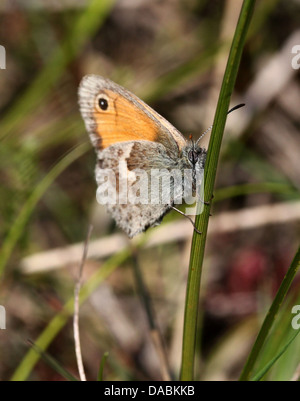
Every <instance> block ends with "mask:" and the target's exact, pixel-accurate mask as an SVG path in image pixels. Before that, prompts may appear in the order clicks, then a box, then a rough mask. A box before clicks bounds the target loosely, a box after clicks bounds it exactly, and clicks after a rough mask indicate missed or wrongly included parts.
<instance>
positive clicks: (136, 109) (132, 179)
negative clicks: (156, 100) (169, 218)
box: [79, 75, 206, 237]
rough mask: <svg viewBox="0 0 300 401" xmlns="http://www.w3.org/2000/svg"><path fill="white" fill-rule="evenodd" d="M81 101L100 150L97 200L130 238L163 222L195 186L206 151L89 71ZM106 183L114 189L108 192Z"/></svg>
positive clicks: (119, 87)
mask: <svg viewBox="0 0 300 401" xmlns="http://www.w3.org/2000/svg"><path fill="white" fill-rule="evenodd" d="M79 104H80V110H81V114H82V117H83V119H84V122H85V125H86V128H87V131H88V132H89V135H90V139H91V142H92V144H93V146H94V147H95V150H96V154H97V163H96V171H95V173H96V181H97V185H98V190H97V200H98V202H99V203H103V204H104V203H105V204H106V205H107V208H108V211H109V212H110V213H111V214H112V216H113V218H114V219H115V221H116V223H117V224H118V226H120V227H121V228H122V229H123V230H124V231H125V232H126V233H127V235H128V236H129V237H133V236H135V235H136V234H138V233H139V232H141V231H145V230H146V229H147V228H148V227H152V226H154V225H157V224H159V223H160V222H161V220H162V218H163V217H164V215H165V214H166V213H167V212H168V211H169V210H170V209H171V207H172V206H173V205H174V204H178V203H181V201H182V198H183V192H184V191H186V193H190V192H193V191H195V190H196V187H197V177H198V176H199V175H200V176H202V174H203V169H204V164H205V159H206V150H205V149H204V148H201V147H200V146H199V145H198V143H197V142H196V143H194V142H193V141H187V140H186V139H185V138H184V137H183V135H182V134H181V133H180V132H179V131H178V130H177V129H176V128H175V127H173V126H172V125H171V124H170V123H169V122H168V121H167V120H165V119H164V118H163V117H162V116H160V115H159V114H158V113H156V112H155V111H154V110H153V109H151V107H150V106H148V105H147V104H146V103H144V102H143V101H142V100H141V99H139V98H138V97H136V96H135V95H133V94H132V93H130V92H129V91H127V90H126V89H124V88H122V87H121V86H119V85H117V84H115V83H114V82H112V81H110V80H108V79H105V78H102V77H99V76H96V75H88V76H86V77H84V78H83V80H82V82H81V84H80V87H79ZM153 183H154V184H153ZM104 187H105V189H107V188H109V189H108V192H109V191H110V188H114V187H115V188H116V189H117V190H116V193H113V192H110V194H108V195H109V196H107V193H106V192H107V191H106V192H105V191H102V192H101V190H102V189H103V188H104Z"/></svg>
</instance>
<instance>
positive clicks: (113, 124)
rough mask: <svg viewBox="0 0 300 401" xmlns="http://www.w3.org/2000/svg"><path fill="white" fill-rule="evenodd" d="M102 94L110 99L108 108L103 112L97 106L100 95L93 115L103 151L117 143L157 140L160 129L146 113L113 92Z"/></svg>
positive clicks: (106, 91)
mask: <svg viewBox="0 0 300 401" xmlns="http://www.w3.org/2000/svg"><path fill="white" fill-rule="evenodd" d="M102 93H103V95H104V96H105V98H108V108H107V109H106V110H101V109H100V108H99V106H98V105H97V104H96V103H97V101H98V99H99V97H101V93H100V94H99V95H98V97H97V99H96V100H95V106H94V115H93V117H94V121H95V123H96V130H95V133H96V134H97V135H98V136H99V137H100V138H101V143H100V146H101V148H102V149H104V148H107V147H108V146H110V145H113V144H115V143H117V142H125V141H134V140H136V141H140V140H145V141H156V140H157V138H158V135H159V127H158V126H157V125H156V124H155V122H154V121H153V120H152V119H150V118H149V116H147V114H146V113H144V112H143V111H142V110H139V108H138V107H136V106H135V105H134V104H133V103H131V102H130V101H129V100H128V99H126V98H125V97H123V96H121V95H119V94H117V93H115V92H113V91H110V90H108V89H105V90H103V92H102Z"/></svg>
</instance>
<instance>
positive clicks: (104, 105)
mask: <svg viewBox="0 0 300 401" xmlns="http://www.w3.org/2000/svg"><path fill="white" fill-rule="evenodd" d="M98 105H99V107H100V109H101V110H107V109H108V101H107V100H106V99H105V98H104V97H99V99H98Z"/></svg>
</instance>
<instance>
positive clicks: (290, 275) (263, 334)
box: [240, 247, 300, 380]
mask: <svg viewBox="0 0 300 401" xmlns="http://www.w3.org/2000/svg"><path fill="white" fill-rule="evenodd" d="M299 267H300V247H299V248H298V251H297V252H296V255H295V257H294V259H293V261H292V263H291V265H290V267H289V269H288V271H287V273H286V275H285V276H284V279H283V280H282V283H281V285H280V287H279V290H278V291H277V294H276V296H275V298H274V301H273V303H272V305H271V307H270V309H269V311H268V313H267V316H266V318H265V320H264V322H263V325H262V327H261V329H260V331H259V333H258V336H257V338H256V341H255V343H254V345H253V348H252V350H251V352H250V354H249V356H248V359H247V362H246V364H245V366H244V368H243V371H242V374H241V376H240V380H249V378H250V376H251V374H252V371H253V368H254V365H255V362H256V360H257V357H258V355H259V353H260V351H261V349H262V346H263V344H264V342H265V341H266V338H267V336H268V334H269V332H270V330H271V327H272V325H273V323H274V321H275V319H276V316H277V313H278V310H279V308H280V306H281V304H282V302H283V300H284V298H285V296H286V294H287V292H288V290H289V288H290V286H291V284H292V281H293V279H294V277H295V275H296V273H297V271H298V269H299Z"/></svg>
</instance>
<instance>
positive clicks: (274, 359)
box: [250, 329, 300, 381]
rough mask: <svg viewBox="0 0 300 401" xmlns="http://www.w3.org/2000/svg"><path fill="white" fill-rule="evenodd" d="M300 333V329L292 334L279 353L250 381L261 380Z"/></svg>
mask: <svg viewBox="0 0 300 401" xmlns="http://www.w3.org/2000/svg"><path fill="white" fill-rule="evenodd" d="M299 333H300V329H299V330H297V331H296V333H295V334H294V335H293V336H292V338H291V339H290V340H289V341H288V342H287V343H286V344H285V345H284V346H283V347H282V349H281V350H280V351H279V352H278V354H277V355H276V356H275V357H274V358H273V359H271V361H270V362H269V363H267V364H266V366H265V367H264V368H263V369H261V370H260V371H259V372H258V373H257V374H256V375H254V376H253V377H252V379H250V381H259V380H261V379H262V378H263V377H264V375H265V374H266V373H267V372H268V371H269V370H270V369H271V367H272V366H273V365H274V363H275V362H276V361H277V360H278V359H279V358H280V357H281V356H282V355H283V354H284V353H285V351H286V350H287V349H288V347H289V346H290V345H291V344H292V342H293V341H294V340H295V338H296V337H297V335H298V334H299Z"/></svg>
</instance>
